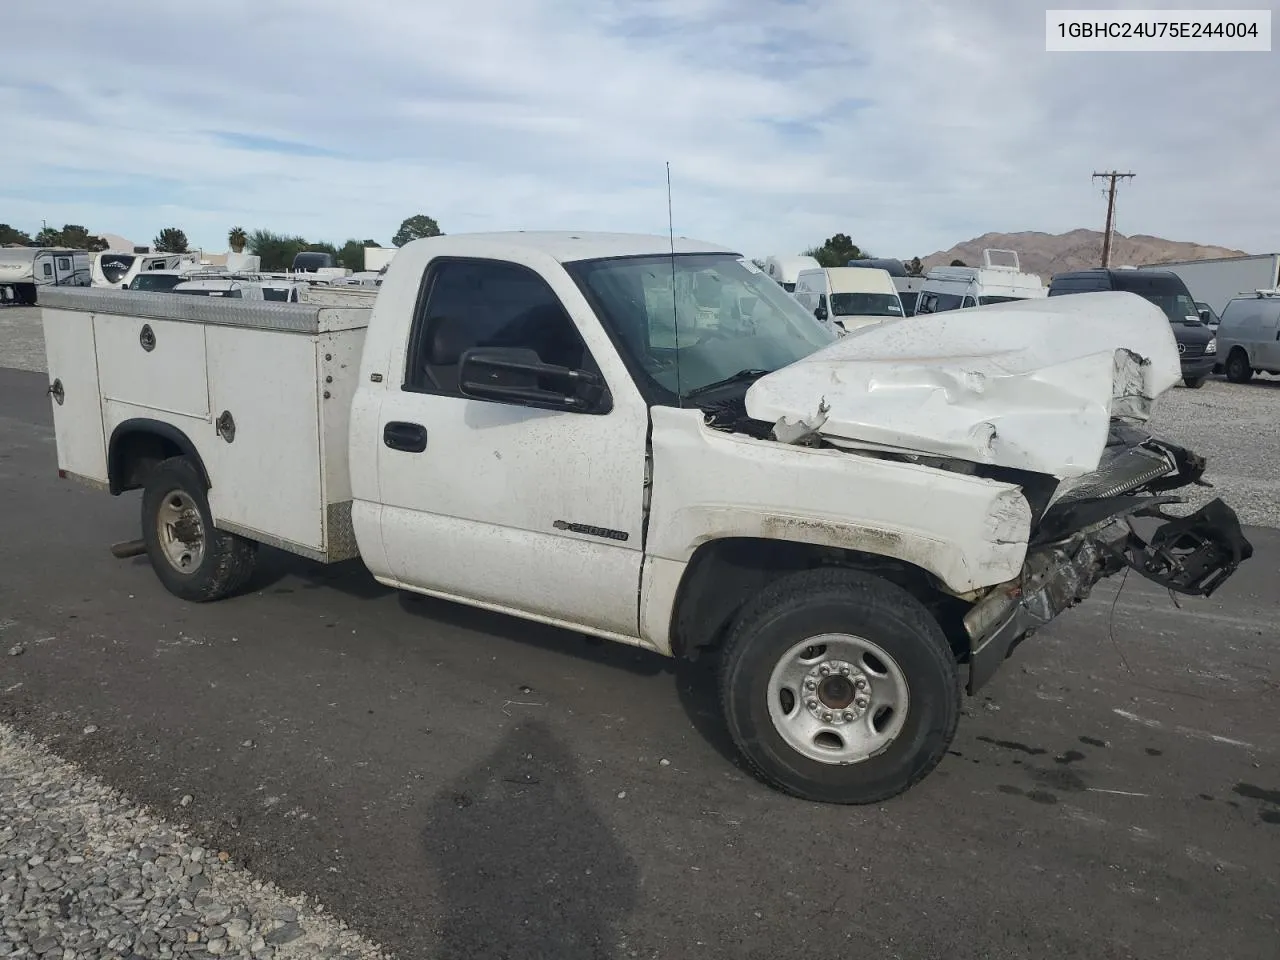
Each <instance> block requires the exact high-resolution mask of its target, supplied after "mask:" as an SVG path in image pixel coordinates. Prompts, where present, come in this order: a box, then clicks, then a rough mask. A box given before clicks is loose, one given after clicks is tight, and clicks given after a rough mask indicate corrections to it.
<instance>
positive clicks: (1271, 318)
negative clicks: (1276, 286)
mask: <svg viewBox="0 0 1280 960" xmlns="http://www.w3.org/2000/svg"><path fill="white" fill-rule="evenodd" d="M1218 356H1220V357H1222V368H1223V370H1224V371H1225V372H1226V374H1227V379H1228V380H1230V381H1231V382H1232V383H1246V382H1248V381H1249V380H1251V379H1252V378H1253V375H1254V374H1255V373H1264V372H1265V373H1280V290H1258V291H1257V292H1256V293H1254V294H1253V296H1250V297H1233V298H1232V299H1231V300H1229V301H1227V306H1226V308H1225V309H1224V310H1223V311H1222V320H1221V321H1220V322H1219V323H1218Z"/></svg>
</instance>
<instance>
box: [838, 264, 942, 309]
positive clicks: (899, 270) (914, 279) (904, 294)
mask: <svg viewBox="0 0 1280 960" xmlns="http://www.w3.org/2000/svg"><path fill="white" fill-rule="evenodd" d="M845 266H846V267H872V268H874V269H880V270H883V271H885V272H886V273H887V274H889V276H890V277H892V278H893V286H894V289H896V290H897V291H898V299H899V300H900V301H901V302H902V312H903V313H904V314H905V315H906V316H908V317H910V316H914V315H915V312H916V304H917V302H918V301H919V298H920V288H921V287H922V286H923V285H924V277H922V276H912V275H911V274H909V273H907V266H906V264H904V263H903V262H902V261H901V260H893V259H889V258H880V257H864V258H863V259H861V260H850V261H849V262H848V263H846V264H845Z"/></svg>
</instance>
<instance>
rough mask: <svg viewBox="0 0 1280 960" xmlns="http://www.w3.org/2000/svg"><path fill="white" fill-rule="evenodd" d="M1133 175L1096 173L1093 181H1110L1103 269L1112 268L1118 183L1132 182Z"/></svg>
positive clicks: (1110, 172) (1103, 237)
mask: <svg viewBox="0 0 1280 960" xmlns="http://www.w3.org/2000/svg"><path fill="white" fill-rule="evenodd" d="M1133 177H1134V174H1132V173H1117V172H1116V171H1115V170H1111V171H1109V172H1107V173H1095V174H1094V175H1093V179H1095V180H1108V181H1110V183H1109V185H1108V187H1107V229H1106V231H1105V232H1104V233H1103V234H1102V266H1103V268H1106V267H1109V266H1111V234H1112V232H1113V231H1114V230H1115V226H1116V181H1117V180H1131V179H1133Z"/></svg>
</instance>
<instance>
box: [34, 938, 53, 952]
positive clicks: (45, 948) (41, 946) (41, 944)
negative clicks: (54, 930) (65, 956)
mask: <svg viewBox="0 0 1280 960" xmlns="http://www.w3.org/2000/svg"><path fill="white" fill-rule="evenodd" d="M31 949H32V951H33V952H35V953H39V954H46V953H52V952H53V951H54V950H56V949H58V938H57V937H41V938H40V939H39V940H37V941H36V942H35V943H33V944H31Z"/></svg>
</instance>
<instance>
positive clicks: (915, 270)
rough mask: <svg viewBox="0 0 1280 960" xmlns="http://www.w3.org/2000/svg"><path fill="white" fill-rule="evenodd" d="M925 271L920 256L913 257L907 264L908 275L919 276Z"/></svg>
mask: <svg viewBox="0 0 1280 960" xmlns="http://www.w3.org/2000/svg"><path fill="white" fill-rule="evenodd" d="M923 273H924V264H922V263H921V262H920V258H919V257H912V258H911V262H910V263H908V264H907V276H909V277H918V276H921V275H922V274H923Z"/></svg>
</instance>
